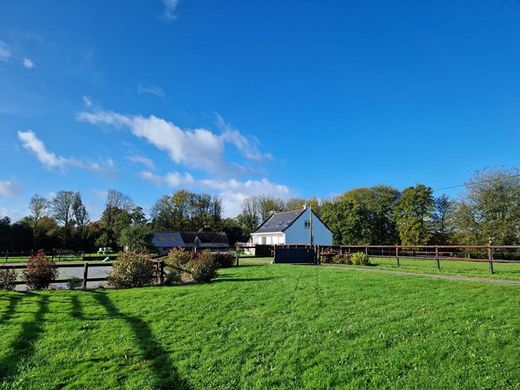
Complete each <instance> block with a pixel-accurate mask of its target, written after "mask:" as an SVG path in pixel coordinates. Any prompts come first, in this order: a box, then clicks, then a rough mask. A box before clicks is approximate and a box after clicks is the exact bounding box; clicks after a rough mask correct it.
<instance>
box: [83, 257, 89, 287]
mask: <svg viewBox="0 0 520 390" xmlns="http://www.w3.org/2000/svg"><path fill="white" fill-rule="evenodd" d="M87 280H88V263H85V264H84V265H83V290H86V289H87Z"/></svg>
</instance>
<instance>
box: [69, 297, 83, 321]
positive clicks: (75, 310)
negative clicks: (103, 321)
mask: <svg viewBox="0 0 520 390" xmlns="http://www.w3.org/2000/svg"><path fill="white" fill-rule="evenodd" d="M70 299H71V302H70V303H71V309H70V314H71V315H72V317H74V318H76V319H78V320H82V319H83V307H82V306H81V303H80V302H79V299H78V296H77V295H73V296H72V297H71V298H70Z"/></svg>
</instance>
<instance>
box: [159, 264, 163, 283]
mask: <svg viewBox="0 0 520 390" xmlns="http://www.w3.org/2000/svg"><path fill="white" fill-rule="evenodd" d="M159 268H160V274H159V275H160V278H159V283H160V284H163V283H164V261H162V260H161V261H160V262H159Z"/></svg>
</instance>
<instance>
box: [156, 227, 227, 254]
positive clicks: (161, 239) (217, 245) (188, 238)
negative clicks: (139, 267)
mask: <svg viewBox="0 0 520 390" xmlns="http://www.w3.org/2000/svg"><path fill="white" fill-rule="evenodd" d="M152 243H153V245H154V246H155V247H156V248H157V250H158V251H159V253H161V254H166V253H168V252H169V251H170V250H171V249H175V248H200V249H209V250H211V249H214V250H223V249H227V248H229V242H228V239H227V235H226V233H224V232H198V233H197V232H155V233H154V234H153V238H152Z"/></svg>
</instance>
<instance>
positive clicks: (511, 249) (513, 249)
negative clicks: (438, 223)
mask: <svg viewBox="0 0 520 390" xmlns="http://www.w3.org/2000/svg"><path fill="white" fill-rule="evenodd" d="M317 250H318V257H319V259H320V261H323V260H324V259H330V258H331V257H333V256H336V255H345V254H352V253H355V252H364V253H365V254H366V255H368V256H370V257H379V258H394V259H395V260H396V265H397V266H398V267H399V266H400V265H401V264H400V259H401V258H407V259H418V260H435V261H436V263H437V268H438V269H441V260H442V261H468V262H478V263H489V271H490V272H491V273H494V267H493V264H494V263H513V264H515V263H516V264H520V246H519V245H320V246H318V249H317ZM497 254H498V257H497V256H496V255H497Z"/></svg>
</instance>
